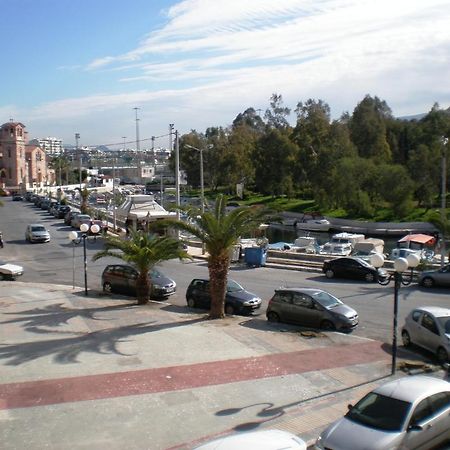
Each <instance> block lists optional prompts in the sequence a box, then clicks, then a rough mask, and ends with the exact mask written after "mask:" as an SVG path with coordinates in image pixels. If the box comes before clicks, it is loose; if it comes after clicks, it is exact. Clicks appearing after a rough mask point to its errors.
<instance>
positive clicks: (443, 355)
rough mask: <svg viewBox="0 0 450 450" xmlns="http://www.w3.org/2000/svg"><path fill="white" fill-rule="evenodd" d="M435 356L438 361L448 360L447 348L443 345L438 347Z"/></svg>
mask: <svg viewBox="0 0 450 450" xmlns="http://www.w3.org/2000/svg"><path fill="white" fill-rule="evenodd" d="M436 357H437V359H438V361H439V362H440V363H445V362H447V361H448V353H447V350H445V348H443V347H439V348H438V349H437V352H436Z"/></svg>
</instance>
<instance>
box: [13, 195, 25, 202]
mask: <svg viewBox="0 0 450 450" xmlns="http://www.w3.org/2000/svg"><path fill="white" fill-rule="evenodd" d="M22 200H23V195H21V194H14V195H13V196H12V201H13V202H21V201H22Z"/></svg>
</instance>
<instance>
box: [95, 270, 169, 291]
mask: <svg viewBox="0 0 450 450" xmlns="http://www.w3.org/2000/svg"><path fill="white" fill-rule="evenodd" d="M149 275H150V280H151V292H150V296H151V297H152V298H166V297H168V296H169V295H172V294H174V293H175V291H176V288H177V285H176V283H175V281H173V280H172V279H170V278H169V277H166V276H165V275H164V274H162V273H161V272H160V271H159V270H156V269H155V268H153V269H152V270H151V271H150V274H149ZM137 277H138V272H137V270H136V269H134V268H133V267H131V266H127V265H124V264H110V265H109V266H106V267H105V269H104V270H103V273H102V286H103V291H104V292H118V293H121V294H124V295H133V296H135V295H136V280H137Z"/></svg>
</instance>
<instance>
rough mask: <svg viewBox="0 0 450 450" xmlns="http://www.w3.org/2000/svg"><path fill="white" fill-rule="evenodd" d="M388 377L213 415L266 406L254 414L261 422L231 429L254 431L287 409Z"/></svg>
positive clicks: (231, 413) (231, 409)
mask: <svg viewBox="0 0 450 450" xmlns="http://www.w3.org/2000/svg"><path fill="white" fill-rule="evenodd" d="M390 376H391V375H390V374H389V375H383V376H381V377H377V378H373V379H370V380H367V381H364V382H363V383H358V384H354V385H351V386H346V387H345V388H342V389H336V390H334V391H330V392H326V393H324V394H320V395H316V396H313V397H308V398H305V399H303V400H298V401H294V402H291V403H287V404H285V405H280V406H275V405H274V404H273V403H254V404H251V405H246V406H243V407H240V408H228V409H224V410H221V411H217V412H216V413H215V415H216V416H226V415H236V414H239V413H240V412H241V411H243V410H244V409H248V408H253V407H255V406H260V405H266V406H264V408H261V409H260V410H259V412H257V414H256V415H257V416H258V417H261V418H262V419H261V420H258V421H254V422H245V423H241V424H238V425H236V426H235V427H233V429H234V430H235V431H250V430H254V429H256V428H258V427H260V426H261V425H263V424H264V423H266V422H270V421H272V420H274V419H278V418H279V417H281V416H283V415H285V414H286V409H287V408H292V407H294V406H300V405H302V404H305V403H307V402H310V401H312V400H320V399H323V398H325V397H328V396H330V395H336V394H340V393H344V392H347V391H351V390H352V389H355V388H358V387H362V386H365V385H368V384H370V383H373V382H375V381H381V380H384V379H386V378H389V377H390Z"/></svg>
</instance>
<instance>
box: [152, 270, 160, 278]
mask: <svg viewBox="0 0 450 450" xmlns="http://www.w3.org/2000/svg"><path fill="white" fill-rule="evenodd" d="M162 276H163V275H162V273H161V272H159V271H158V270H156V269H153V270H152V271H151V272H150V277H151V278H161V277H162Z"/></svg>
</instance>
